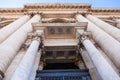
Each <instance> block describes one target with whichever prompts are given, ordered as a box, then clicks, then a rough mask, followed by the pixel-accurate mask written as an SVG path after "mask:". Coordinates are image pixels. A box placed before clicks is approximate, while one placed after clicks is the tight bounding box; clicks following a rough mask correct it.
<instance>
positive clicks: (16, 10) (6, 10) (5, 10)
mask: <svg viewBox="0 0 120 80" xmlns="http://www.w3.org/2000/svg"><path fill="white" fill-rule="evenodd" d="M25 11H26V10H25V9H22V8H0V13H24V12H25Z"/></svg>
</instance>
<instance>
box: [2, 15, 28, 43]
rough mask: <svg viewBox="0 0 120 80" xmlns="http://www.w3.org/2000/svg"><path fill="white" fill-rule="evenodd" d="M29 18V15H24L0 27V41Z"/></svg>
mask: <svg viewBox="0 0 120 80" xmlns="http://www.w3.org/2000/svg"><path fill="white" fill-rule="evenodd" d="M29 19H30V16H29V15H25V16H23V17H21V18H20V19H17V20H16V21H14V22H12V23H10V24H9V25H7V26H5V27H3V28H2V29H0V43H2V42H3V41H4V40H5V39H7V38H8V37H9V36H10V35H11V34H12V33H14V32H15V31H16V30H17V29H18V28H20V27H21V26H22V25H23V24H24V23H26V22H27V21H28V20H29Z"/></svg>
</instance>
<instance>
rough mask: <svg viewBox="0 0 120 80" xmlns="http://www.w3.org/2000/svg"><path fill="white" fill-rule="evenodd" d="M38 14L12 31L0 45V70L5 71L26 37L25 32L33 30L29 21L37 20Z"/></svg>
mask: <svg viewBox="0 0 120 80" xmlns="http://www.w3.org/2000/svg"><path fill="white" fill-rule="evenodd" d="M39 20H40V15H35V16H33V17H32V18H31V19H30V20H29V21H28V22H27V23H26V24H24V25H23V26H22V27H21V28H19V29H18V30H17V31H16V32H14V33H13V34H12V35H11V36H10V37H8V39H7V40H5V41H4V42H3V43H2V44H1V45H0V59H1V60H0V71H1V72H3V73H4V72H5V71H6V69H7V67H8V66H9V64H10V63H11V61H12V59H13V58H14V56H15V55H16V54H17V51H18V50H19V49H20V47H21V45H22V44H23V43H24V41H25V40H26V38H27V33H28V32H31V31H32V30H33V28H32V25H31V23H34V22H38V21H39Z"/></svg>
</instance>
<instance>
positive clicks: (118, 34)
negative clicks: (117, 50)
mask: <svg viewBox="0 0 120 80" xmlns="http://www.w3.org/2000/svg"><path fill="white" fill-rule="evenodd" d="M87 19H89V20H90V21H92V22H93V23H94V24H96V25H97V26H98V27H99V28H101V29H103V30H104V31H105V32H107V33H108V34H110V35H111V36H112V37H114V38H115V39H116V40H118V41H119V42H120V29H118V28H116V27H115V26H112V25H110V24H108V23H106V22H104V21H102V20H100V19H98V18H97V17H94V16H92V15H87Z"/></svg>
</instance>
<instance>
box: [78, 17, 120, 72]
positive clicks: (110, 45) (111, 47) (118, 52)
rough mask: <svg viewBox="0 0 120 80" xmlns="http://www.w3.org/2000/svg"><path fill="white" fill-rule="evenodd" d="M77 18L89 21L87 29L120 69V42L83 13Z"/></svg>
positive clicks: (81, 20)
mask: <svg viewBox="0 0 120 80" xmlns="http://www.w3.org/2000/svg"><path fill="white" fill-rule="evenodd" d="M76 19H77V20H78V21H79V22H88V28H87V30H88V31H90V32H91V33H92V37H93V39H94V40H95V42H96V43H97V44H98V45H99V46H100V47H101V48H102V50H103V51H104V52H105V53H106V54H107V56H108V57H109V58H110V59H111V60H112V61H113V63H114V64H115V65H116V66H117V68H119V70H120V61H119V60H120V43H119V42H118V41H117V40H115V39H114V38H113V37H111V36H110V35H108V34H107V33H105V32H104V31H103V30H101V29H100V28H99V27H97V26H96V25H94V24H93V23H91V22H90V21H88V20H87V19H85V18H84V17H83V16H82V15H77V16H76Z"/></svg>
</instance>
